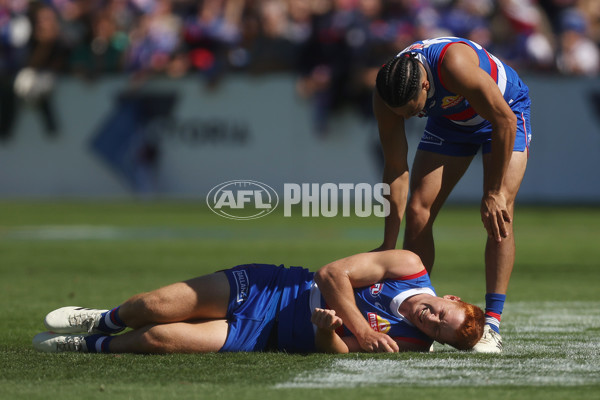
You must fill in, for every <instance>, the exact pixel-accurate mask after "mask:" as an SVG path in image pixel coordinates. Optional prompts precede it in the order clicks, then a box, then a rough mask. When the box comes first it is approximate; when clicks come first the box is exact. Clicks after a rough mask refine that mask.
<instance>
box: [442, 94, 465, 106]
mask: <svg viewBox="0 0 600 400" xmlns="http://www.w3.org/2000/svg"><path fill="white" fill-rule="evenodd" d="M464 99H465V98H464V96H461V95H456V96H446V97H444V98H443V99H442V108H443V109H446V108H450V107H454V106H456V105H458V104H460V102H461V101H463V100H464Z"/></svg>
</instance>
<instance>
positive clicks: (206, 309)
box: [148, 272, 230, 322]
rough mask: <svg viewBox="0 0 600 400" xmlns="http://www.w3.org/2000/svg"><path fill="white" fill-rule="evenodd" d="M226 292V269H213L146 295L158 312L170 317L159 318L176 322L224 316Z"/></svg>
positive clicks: (226, 303) (227, 289) (227, 297)
mask: <svg viewBox="0 0 600 400" xmlns="http://www.w3.org/2000/svg"><path fill="white" fill-rule="evenodd" d="M229 292H230V288H229V280H228V279H227V276H226V275H225V273H224V272H215V273H213V274H210V275H204V276H201V277H197V278H193V279H190V280H187V281H183V282H177V283H174V284H171V285H168V286H165V287H162V288H160V289H157V290H155V291H153V292H151V293H149V294H148V296H149V297H151V299H152V301H153V302H155V303H156V304H157V306H156V307H157V310H158V311H160V314H162V315H166V316H168V317H169V318H168V320H164V321H163V320H161V321H159V322H176V321H189V320H196V319H216V318H225V315H226V313H227V306H228V304H229Z"/></svg>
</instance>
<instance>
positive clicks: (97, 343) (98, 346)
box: [85, 335, 113, 353]
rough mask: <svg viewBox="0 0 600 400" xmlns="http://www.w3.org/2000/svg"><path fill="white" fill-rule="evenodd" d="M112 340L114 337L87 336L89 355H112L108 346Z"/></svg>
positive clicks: (86, 342)
mask: <svg viewBox="0 0 600 400" xmlns="http://www.w3.org/2000/svg"><path fill="white" fill-rule="evenodd" d="M112 339H113V338H112V336H105V335H90V336H86V338H85V347H87V350H88V353H110V350H109V349H108V346H109V344H110V341H111V340H112Z"/></svg>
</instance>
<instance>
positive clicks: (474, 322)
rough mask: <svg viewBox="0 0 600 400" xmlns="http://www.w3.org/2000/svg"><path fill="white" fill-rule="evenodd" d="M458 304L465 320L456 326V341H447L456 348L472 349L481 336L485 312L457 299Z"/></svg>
mask: <svg viewBox="0 0 600 400" xmlns="http://www.w3.org/2000/svg"><path fill="white" fill-rule="evenodd" d="M458 304H459V306H460V307H461V308H462V309H463V310H464V312H465V320H464V321H463V323H462V324H461V325H460V326H459V327H458V330H457V332H456V336H457V337H456V341H454V342H453V343H450V342H448V344H449V345H450V346H452V347H455V348H457V349H458V350H469V349H472V348H473V346H475V345H476V344H477V342H479V339H481V337H482V336H483V327H484V326H485V314H484V313H483V311H482V310H481V308H479V307H477V306H475V305H473V304H470V303H465V302H464V301H461V300H459V301H458Z"/></svg>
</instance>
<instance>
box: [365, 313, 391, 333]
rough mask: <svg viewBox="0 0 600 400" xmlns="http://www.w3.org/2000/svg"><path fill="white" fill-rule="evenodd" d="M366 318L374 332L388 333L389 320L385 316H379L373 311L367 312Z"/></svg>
mask: <svg viewBox="0 0 600 400" xmlns="http://www.w3.org/2000/svg"><path fill="white" fill-rule="evenodd" d="M367 319H368V321H369V324H370V325H371V328H372V329H373V330H374V331H376V332H381V333H388V331H389V330H390V329H391V328H392V324H390V321H388V320H387V319H385V318H381V317H380V316H379V315H377V314H375V313H367Z"/></svg>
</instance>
